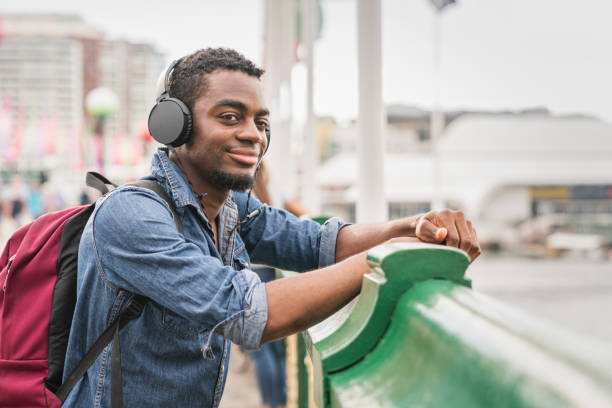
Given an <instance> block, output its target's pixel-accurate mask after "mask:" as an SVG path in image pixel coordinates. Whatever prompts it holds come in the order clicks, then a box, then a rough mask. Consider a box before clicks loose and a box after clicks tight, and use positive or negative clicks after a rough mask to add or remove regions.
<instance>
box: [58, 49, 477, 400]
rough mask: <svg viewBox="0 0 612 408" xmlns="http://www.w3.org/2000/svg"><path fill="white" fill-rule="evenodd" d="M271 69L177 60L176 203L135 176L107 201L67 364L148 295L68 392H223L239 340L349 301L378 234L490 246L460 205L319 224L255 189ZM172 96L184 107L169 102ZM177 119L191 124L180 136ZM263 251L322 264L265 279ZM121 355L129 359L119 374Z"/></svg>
mask: <svg viewBox="0 0 612 408" xmlns="http://www.w3.org/2000/svg"><path fill="white" fill-rule="evenodd" d="M262 74H263V71H262V70H261V69H259V68H257V67H256V66H255V65H254V64H253V63H252V62H250V61H248V60H246V59H245V58H244V57H243V56H242V55H241V54H239V53H237V52H235V51H233V50H227V49H205V50H200V51H198V52H196V53H194V54H191V55H189V56H187V57H184V58H182V59H181V60H180V61H179V62H178V63H176V64H174V65H173V66H172V67H171V68H169V69H168V71H167V73H166V76H165V78H166V79H165V84H164V89H163V90H160V97H159V98H158V100H157V103H156V106H155V107H154V108H153V110H152V112H151V116H150V119H149V125H150V128H151V133H152V134H153V136H154V137H155V138H156V139H157V140H160V141H163V143H164V144H167V145H168V146H166V147H162V148H160V149H159V150H158V151H157V152H156V153H155V156H154V158H153V162H152V172H151V175H150V176H148V177H147V178H148V179H150V180H154V181H155V182H157V183H158V185H159V186H161V187H162V188H163V190H164V191H165V193H166V194H167V195H168V197H169V200H170V203H171V205H169V204H168V203H166V202H165V201H164V199H162V198H160V196H158V195H157V194H155V193H153V192H152V191H150V190H147V189H145V188H141V187H136V186H123V187H121V188H118V189H116V190H114V191H113V192H112V193H110V194H108V195H106V196H105V197H103V198H101V199H100V200H99V201H98V203H97V206H96V209H95V211H94V213H93V214H92V216H91V217H90V219H89V222H88V224H87V226H86V228H85V230H84V232H83V236H82V238H81V244H80V249H79V268H78V294H77V304H76V309H75V314H74V320H73V326H72V329H71V333H70V339H69V344H68V351H67V356H66V367H65V372H66V374H65V377H66V375H67V374H69V373H70V372H71V371H72V370H73V369H74V367H75V366H76V365H77V364H78V362H79V361H80V360H81V358H82V357H83V355H84V354H85V353H86V351H87V350H88V349H89V348H90V347H91V345H92V344H93V343H94V342H95V340H96V339H97V338H98V336H100V334H101V333H102V332H103V331H104V330H105V329H106V328H107V327H108V326H109V324H110V323H111V322H113V321H114V320H115V319H116V318H117V316H119V314H120V313H121V311H122V310H124V309H126V305H127V304H128V303H129V302H130V300H131V299H132V298H134V296H135V295H137V296H143V297H146V298H147V299H148V301H147V303H146V304H145V306H144V309H143V310H142V314H141V315H140V316H139V317H138V318H136V319H134V320H132V321H130V322H129V323H127V324H126V325H125V327H124V328H123V329H122V330H121V331H120V332H119V334H118V338H119V339H120V345H121V353H120V357H121V359H120V360H119V359H118V357H117V355H115V354H114V353H113V352H114V351H116V350H117V349H118V348H117V347H115V345H116V344H115V343H116V341H113V342H112V343H111V344H110V345H109V346H108V347H106V348H105V349H104V351H103V352H102V353H101V354H100V355H98V356H97V357H96V359H95V361H94V362H93V364H92V365H91V366H90V367H89V369H88V370H87V373H86V374H85V376H84V377H83V378H82V379H81V380H80V381H79V382H78V383H77V384H76V386H75V387H74V389H73V390H72V392H71V393H70V394H69V395H68V398H67V399H66V401H65V406H68V407H92V406H95V407H98V406H103V407H110V406H111V405H112V406H113V407H117V406H120V404H122V403H123V404H124V405H125V406H129V407H158V406H159V407H162V406H163V407H171V406H176V407H196V406H197V407H202V406H207V407H209V406H213V407H214V406H217V405H218V404H219V401H220V398H221V394H222V392H223V386H224V383H225V376H226V371H227V363H228V358H229V349H230V342H234V343H236V344H240V345H242V346H244V347H245V348H248V349H252V348H258V347H259V346H260V345H261V344H263V343H265V342H268V341H272V340H275V339H278V338H281V337H284V336H286V335H288V334H291V333H295V332H298V331H301V330H304V329H306V328H308V327H310V326H312V325H313V324H315V323H317V322H319V321H321V320H322V319H324V318H325V317H327V316H329V315H330V314H332V313H334V312H335V311H337V310H338V309H339V308H340V307H342V306H343V305H345V304H346V303H347V302H348V301H349V300H350V299H351V298H353V297H354V296H355V295H356V294H357V293H358V292H359V289H360V286H361V281H362V276H363V274H365V273H368V272H369V268H368V265H367V262H366V251H367V250H368V249H369V248H371V247H373V246H375V245H378V244H380V243H383V242H386V241H389V240H392V239H393V240H404V239H406V240H410V239H413V240H414V239H415V238H414V237H417V238H419V239H421V240H424V241H428V242H437V243H445V244H447V245H452V246H456V247H459V248H462V249H464V250H465V251H466V252H468V253H469V254H470V256H471V258H472V259H474V258H476V257H477V256H478V254H479V253H480V248H479V245H478V240H477V238H476V234H475V232H474V229H473V228H472V226H471V224H470V222H469V221H466V220H465V218H464V217H463V214H462V213H460V212H454V211H448V210H445V211H440V212H430V213H428V214H421V215H417V216H414V217H410V218H405V219H401V220H394V221H390V222H385V223H378V224H367V225H346V224H344V223H343V222H342V221H341V220H339V219H337V218H332V219H331V220H329V221H328V222H326V223H325V225H323V226H320V225H318V224H317V223H315V222H312V221H308V220H299V219H297V218H296V217H294V216H292V215H291V214H289V213H288V212H286V211H283V210H280V209H276V208H272V207H269V206H266V205H262V204H261V203H260V202H259V201H258V200H257V199H256V198H254V197H251V195H250V193H249V191H248V190H250V188H251V187H252V186H253V183H254V180H255V176H256V173H257V168H258V163H259V162H260V160H261V158H262V156H263V154H264V153H265V151H266V149H267V147H268V144H269V143H270V134H269V112H268V109H267V107H266V105H265V103H264V100H263V97H262V89H261V83H260V77H261V75H262ZM164 104H170V105H164ZM173 104H176V105H177V106H179V107H180V111H178V110H176V107H175V106H174V105H173ZM168 106H170V107H171V109H174V110H175V111H177V112H179V113H178V116H176V117H174V116H172V118H168V117H166V116H164V115H161V114H160V113H159V110H162V111H163V110H165V109H166V108H167V107H168ZM160 115H161V116H160ZM183 116H184V117H183ZM160 118H161V119H160ZM174 119H176V120H177V121H178V123H179V126H178V127H177V128H178V129H180V132H179V133H178V134H177V135H170V136H171V137H169V135H168V134H166V133H168V132H170V130H168V129H170V128H172V126H166V125H168V123H169V122H171V121H172V120H174ZM183 119H184V120H185V122H183ZM280 137H283V135H280ZM171 207H174V210H175V212H176V214H177V215H178V218H179V223H180V225H181V227H182V228H180V229H182V232H181V231H179V229H177V225H176V224H175V221H174V219H173V211H172V210H171ZM251 261H252V262H254V263H259V264H266V265H271V266H275V267H279V268H283V269H288V270H295V271H302V272H305V271H310V272H307V273H303V274H300V275H298V276H296V277H293V278H288V279H281V280H277V281H273V282H269V283H266V284H264V283H262V282H261V281H260V280H259V278H258V277H257V275H256V274H255V273H254V272H252V271H251V270H250V269H249V265H250V262H251ZM115 338H117V337H115ZM117 354H118V353H117ZM111 360H113V361H114V362H115V364H119V365H120V367H121V373H122V375H121V376H120V377H119V379H118V380H117V381H118V383H117V382H115V385H113V387H111V382H112V381H111V378H110V377H111V375H110V374H109V373H110V372H111V370H112V364H111ZM117 361H118V363H117ZM116 384H120V385H119V386H117V385H116ZM118 388H119V391H120V390H123V395H122V396H121V394H120V393H118ZM111 395H112V397H111ZM117 395H119V398H118V397H117ZM117 398H118V400H117ZM254 398H255V396H254ZM113 399H115V401H113V402H112V404H111V401H112V400H113Z"/></svg>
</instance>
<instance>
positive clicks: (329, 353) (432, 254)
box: [304, 243, 469, 406]
mask: <svg viewBox="0 0 612 408" xmlns="http://www.w3.org/2000/svg"><path fill="white" fill-rule="evenodd" d="M368 262H369V263H370V266H371V268H372V272H371V273H369V274H367V275H365V276H364V279H363V285H362V289H361V294H360V296H359V298H358V299H357V301H356V302H354V303H353V305H352V306H351V307H349V308H348V309H345V310H343V311H341V312H340V313H339V315H340V317H338V316H332V317H331V318H330V319H328V320H326V321H324V322H322V323H320V324H319V325H317V326H315V327H314V328H312V329H310V330H308V331H306V332H304V338H305V341H306V344H307V346H308V350H309V353H310V355H311V358H312V363H313V369H314V373H315V383H317V382H318V383H321V384H323V385H325V384H326V376H327V375H329V374H330V373H333V372H335V371H338V370H341V369H344V368H346V367H349V366H350V365H352V364H355V363H356V362H357V361H359V360H360V359H362V358H363V357H364V356H365V355H366V354H367V353H368V352H369V351H370V350H372V349H373V348H374V347H375V346H376V343H377V342H378V341H379V340H380V339H381V338H382V336H383V334H384V332H385V331H386V329H387V327H388V326H389V323H390V319H391V316H392V314H393V310H394V309H395V307H396V304H397V301H398V299H399V298H400V296H401V295H403V294H404V293H405V292H406V291H407V290H408V289H409V288H411V287H412V286H413V285H414V284H416V283H418V282H422V281H425V280H428V279H432V278H436V279H447V280H451V281H455V282H457V283H460V284H463V285H468V286H469V283H468V281H467V280H465V279H464V274H465V270H466V268H467V266H468V265H469V258H468V256H467V254H465V252H463V251H460V250H457V249H454V248H449V247H444V246H440V245H431V244H416V243H397V244H387V245H381V246H379V247H376V248H373V249H372V250H371V251H370V252H369V254H368ZM315 399H316V402H317V405H318V406H325V405H326V404H327V401H328V392H327V388H326V387H325V386H323V387H320V388H319V389H317V390H316V392H315Z"/></svg>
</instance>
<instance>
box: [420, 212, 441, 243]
mask: <svg viewBox="0 0 612 408" xmlns="http://www.w3.org/2000/svg"><path fill="white" fill-rule="evenodd" d="M431 215H433V213H427V214H425V215H424V216H423V217H421V219H420V220H419V222H418V223H417V227H416V236H417V238H419V239H420V240H422V241H425V242H431V243H434V244H440V243H442V242H443V241H444V239H446V235H447V233H448V231H447V229H446V228H440V227H438V226H437V225H436V223H435V220H434V219H432V218H429V217H430V216H431Z"/></svg>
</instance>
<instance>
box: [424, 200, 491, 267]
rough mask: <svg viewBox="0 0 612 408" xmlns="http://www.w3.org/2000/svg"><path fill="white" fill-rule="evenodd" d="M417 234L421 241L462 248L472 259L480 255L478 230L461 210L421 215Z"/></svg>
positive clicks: (446, 210) (431, 212)
mask: <svg viewBox="0 0 612 408" xmlns="http://www.w3.org/2000/svg"><path fill="white" fill-rule="evenodd" d="M415 235H416V237H417V238H419V239H420V240H421V241H425V242H431V243H434V244H445V245H448V246H452V247H455V248H459V249H462V250H463V251H465V252H467V254H468V255H469V256H470V259H471V260H472V261H473V260H474V259H476V258H477V257H478V255H480V244H479V243H478V236H477V235H476V230H475V229H474V227H473V226H472V223H471V222H470V221H468V220H466V219H465V216H464V215H463V212H461V211H452V210H448V209H445V210H441V211H430V212H428V213H427V214H423V215H421V216H419V218H418V219H417V224H416V230H415Z"/></svg>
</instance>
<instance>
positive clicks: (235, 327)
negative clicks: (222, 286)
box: [216, 269, 268, 350]
mask: <svg viewBox="0 0 612 408" xmlns="http://www.w3.org/2000/svg"><path fill="white" fill-rule="evenodd" d="M233 284H234V285H235V286H236V292H238V293H244V296H243V297H242V299H243V302H244V309H243V310H242V311H241V313H240V314H238V315H237V316H235V317H233V318H230V319H229V320H228V321H227V322H225V323H222V324H220V325H219V327H218V329H217V330H216V331H217V332H218V333H220V334H222V335H223V337H225V338H226V339H228V340H231V341H232V342H234V343H236V344H239V345H241V346H243V347H244V348H245V349H247V350H255V349H258V348H259V346H260V343H261V336H262V335H263V331H264V328H265V326H266V323H267V321H268V301H267V297H266V285H265V283H263V282H261V280H260V279H259V276H257V274H256V273H255V272H253V271H251V270H249V269H243V270H241V271H240V272H239V276H236V278H234V281H233Z"/></svg>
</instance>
